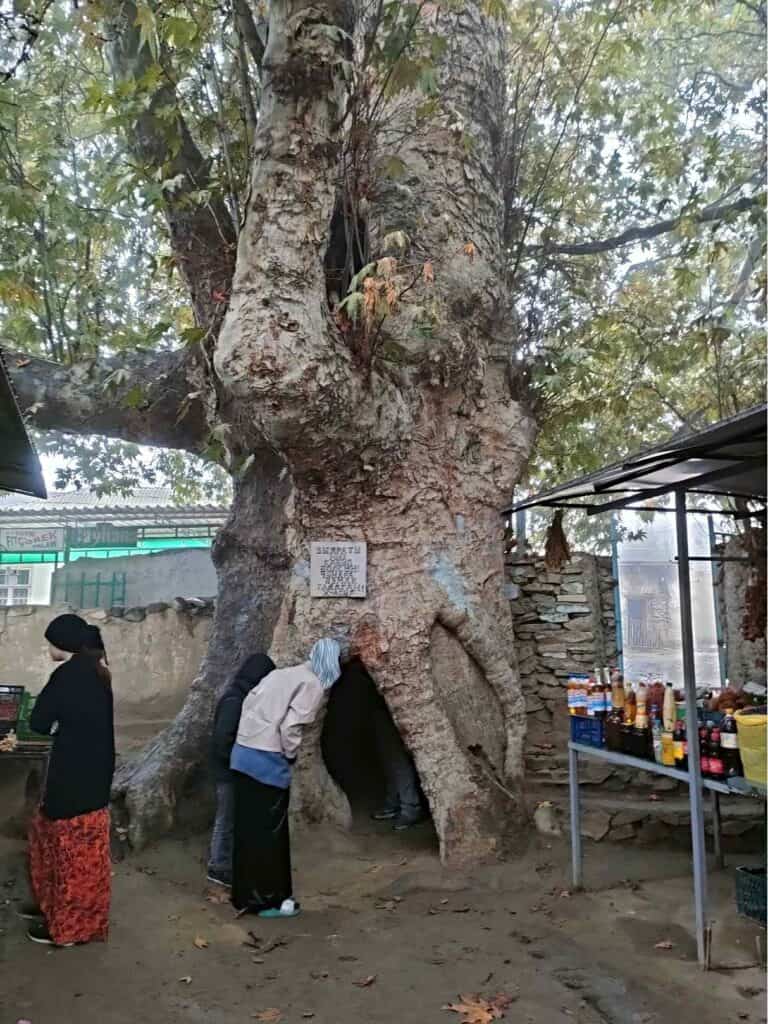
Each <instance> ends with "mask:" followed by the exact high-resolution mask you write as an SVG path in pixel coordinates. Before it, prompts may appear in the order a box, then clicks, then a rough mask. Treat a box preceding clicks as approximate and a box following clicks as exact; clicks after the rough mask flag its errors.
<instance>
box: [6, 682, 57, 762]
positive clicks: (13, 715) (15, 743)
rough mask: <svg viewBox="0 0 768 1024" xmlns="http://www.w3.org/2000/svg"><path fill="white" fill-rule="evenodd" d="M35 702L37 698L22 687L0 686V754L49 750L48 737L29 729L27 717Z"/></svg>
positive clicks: (7, 684) (49, 740)
mask: <svg viewBox="0 0 768 1024" xmlns="http://www.w3.org/2000/svg"><path fill="white" fill-rule="evenodd" d="M36 700H37V697H36V696H34V695H33V694H31V693H28V692H27V691H26V690H25V688H24V687H23V686H16V685H11V684H10V683H2V684H0V754H13V753H15V752H16V751H17V750H21V751H24V752H27V753H31V752H35V751H43V752H45V751H46V750H48V749H49V748H50V746H51V738H50V736H40V735H38V734H37V733H36V732H32V730H31V729H30V727H29V716H30V715H31V714H32V708H33V707H34V706H35V701H36Z"/></svg>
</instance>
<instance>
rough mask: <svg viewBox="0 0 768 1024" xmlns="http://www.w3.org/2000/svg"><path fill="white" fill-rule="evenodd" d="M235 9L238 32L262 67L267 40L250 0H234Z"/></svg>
mask: <svg viewBox="0 0 768 1024" xmlns="http://www.w3.org/2000/svg"><path fill="white" fill-rule="evenodd" d="M233 10H234V12H235V23H236V26H237V31H238V34H239V35H240V38H241V39H242V40H243V42H244V43H245V45H246V46H247V47H248V51H249V53H250V55H251V57H253V60H254V62H255V63H256V64H257V65H259V67H261V62H262V60H263V59H264V50H265V41H264V39H263V38H262V34H261V33H260V32H259V29H258V27H257V25H256V21H255V20H254V17H253V12H252V10H251V7H250V4H249V3H248V0H234V4H233ZM264 36H266V31H264Z"/></svg>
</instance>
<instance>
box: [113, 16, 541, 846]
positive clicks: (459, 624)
mask: <svg viewBox="0 0 768 1024" xmlns="http://www.w3.org/2000/svg"><path fill="white" fill-rule="evenodd" d="M126 9H127V8H126V7H124V8H123V10H126ZM421 16H422V17H424V18H434V17H438V16H439V17H440V19H441V22H440V31H441V33H442V34H443V35H444V36H445V38H446V40H447V44H448V45H447V52H446V54H445V57H444V67H443V70H442V72H441V78H442V81H441V99H440V103H439V104H438V105H436V110H435V112H434V113H433V115H432V117H431V118H430V119H428V120H425V119H424V113H423V110H420V109H419V108H420V107H422V106H423V105H422V104H421V102H420V100H419V98H418V97H417V96H416V95H412V94H410V93H400V94H399V95H398V96H396V97H394V98H390V97H388V96H387V95H385V94H382V96H381V103H382V104H384V105H385V106H386V107H387V115H388V118H389V120H390V121H391V120H393V119H395V120H396V121H397V123H398V131H397V132H396V133H394V134H392V133H388V132H386V131H383V132H381V134H380V136H379V137H378V138H376V139H374V140H372V146H371V151H370V155H369V166H368V171H369V172H370V173H369V178H368V181H367V183H366V188H365V192H366V195H365V201H366V204H367V212H366V220H367V228H368V234H369V244H370V247H371V251H372V258H373V259H374V260H375V259H376V257H377V256H384V255H385V252H384V244H385V243H384V239H385V237H386V236H387V235H388V234H391V233H392V232H398V231H399V232H404V233H405V234H407V237H408V241H407V247H406V248H407V250H408V252H407V254H406V255H404V256H403V257H402V259H401V260H400V263H399V265H397V266H395V265H394V264H393V263H391V262H390V263H388V264H386V265H385V266H384V267H383V268H382V270H381V273H382V274H388V273H389V274H391V276H392V281H391V282H390V283H391V288H392V291H393V292H394V293H398V292H399V293H402V294H401V296H400V297H399V298H398V297H397V295H396V294H395V296H394V297H393V300H392V301H391V302H390V303H389V308H388V312H387V315H386V316H381V317H377V318H376V321H375V322H369V323H368V324H367V327H366V328H365V329H363V327H361V326H358V327H356V328H353V329H350V327H349V325H347V329H345V330H342V329H341V325H340V318H339V315H338V313H337V311H334V310H331V309H329V307H328V300H327V294H326V280H325V268H324V262H325V254H326V249H327V247H328V239H329V230H330V224H331V219H332V216H333V213H334V210H336V209H337V208H338V205H339V204H338V200H339V189H340V187H341V177H340V173H339V167H340V163H341V160H342V156H343V152H344V147H345V145H347V144H348V139H347V137H346V129H347V127H348V125H347V110H346V106H345V87H346V86H345V68H346V67H347V65H348V60H349V56H350V54H349V39H350V37H351V36H353V35H354V32H355V25H354V9H353V8H352V7H351V5H349V4H348V3H346V2H342V0H313V2H309V0H272V2H271V3H270V5H269V27H268V34H267V45H266V49H265V52H264V55H263V60H262V92H261V109H260V115H259V124H258V131H257V134H256V138H255V142H254V157H253V172H252V179H251V189H250V195H249V199H248V205H247V211H246V214H245V221H244V224H243V225H242V227H241V232H240V236H239V241H238V250H237V261H236V266H235V272H234V277H233V278H232V286H231V294H230V295H229V302H228V307H227V312H226V316H225V318H224V321H223V323H222V324H221V329H220V331H218V337H217V339H216V341H215V348H214V353H213V355H214V361H213V362H214V367H215V379H214V378H208V381H207V384H208V387H209V389H211V390H212V391H215V394H216V401H215V402H208V403H206V411H207V414H208V417H209V421H210V422H213V420H214V419H215V420H216V422H219V423H226V424H227V425H228V426H229V430H228V432H227V436H228V439H229V442H228V443H230V442H231V444H232V446H233V447H234V448H235V449H236V453H237V455H239V456H241V457H244V458H245V457H248V456H249V455H253V456H254V458H253V460H252V462H251V468H250V469H249V471H248V472H247V473H246V474H245V476H244V477H243V478H242V479H241V480H239V481H238V484H237V488H236V493H235V499H234V503H233V506H232V511H231V515H230V519H229V522H228V524H227V526H226V527H225V528H224V530H223V531H222V533H221V535H220V536H219V538H218V539H217V541H216V545H215V548H214V560H215V562H216V565H217V570H218V573H219V600H218V604H217V609H216V619H215V625H214V635H213V638H212V641H211V645H210V649H209V652H208V656H207V658H206V660H205V662H204V664H203V666H202V668H201V674H200V677H199V678H198V679H197V680H196V681H195V682H194V684H193V686H192V688H191V691H190V696H189V699H188V701H187V704H186V706H185V708H184V709H183V710H182V712H181V713H180V715H179V717H178V718H177V719H176V721H175V722H174V723H173V724H172V725H171V726H170V727H169V729H167V730H166V731H165V732H164V733H163V734H162V735H161V736H160V737H158V738H157V740H156V741H155V742H154V743H153V744H151V745H150V747H149V748H148V749H147V750H146V751H145V753H144V754H143V756H142V757H141V758H140V759H139V760H138V761H137V762H136V763H135V764H133V765H130V766H127V767H126V768H125V769H124V770H123V771H121V773H120V775H119V777H118V779H117V780H116V794H117V796H118V797H119V800H120V801H121V803H122V806H123V808H124V810H125V812H126V815H127V825H128V828H129V834H130V837H131V839H132V841H133V843H134V844H136V845H141V844H143V843H144V842H146V841H147V840H148V839H149V838H150V837H151V836H153V835H156V834H158V833H159V832H162V831H163V830H164V829H166V828H167V827H169V825H170V824H171V823H172V821H173V817H174V808H175V803H176V800H177V799H178V795H179V793H180V792H181V790H182V788H183V785H184V783H185V781H186V779H187V777H188V775H189V772H190V771H191V769H192V768H193V767H194V766H195V764H197V763H199V762H200V759H201V757H203V756H204V755H205V750H206V743H205V742H204V740H205V734H206V731H207V728H208V723H209V720H210V714H211V710H212V707H213V698H214V695H215V692H216V690H217V689H218V688H220V687H221V686H222V685H224V684H225V683H226V682H227V680H228V677H229V676H230V674H231V672H232V671H233V670H234V668H235V667H236V664H237V662H238V660H239V659H240V658H241V657H242V656H243V655H245V654H246V653H250V652H252V651H253V650H256V649H260V648H261V649H267V648H269V649H270V650H271V653H272V655H273V657H274V658H275V660H276V661H277V662H278V663H281V664H286V663H288V662H291V661H296V660H299V659H303V658H304V657H306V654H307V651H308V648H309V646H310V644H311V643H312V642H313V641H314V640H316V639H317V638H318V637H319V636H322V635H333V636H337V637H339V638H340V639H343V640H345V641H347V642H349V643H350V644H351V645H353V646H354V647H355V648H356V649H357V651H358V652H359V653H360V654H361V656H362V657H363V660H364V661H365V662H366V664H367V665H368V667H369V669H370V670H371V672H372V674H373V676H374V678H375V679H376V682H377V684H378V686H379V688H380V690H381V692H382V693H383V694H384V696H385V698H386V701H387V703H388V705H389V707H390V709H391V711H392V714H393V717H394V719H395V722H396V723H397V725H398V727H399V728H400V730H401V733H402V735H403V736H404V738H405V741H406V743H407V745H408V746H409V748H410V749H411V751H412V753H413V755H414V757H415V761H416V765H417V768H418V770H419V773H420V776H421V779H422V783H423V786H424V790H425V793H426V795H427V798H428V800H429V803H430V806H431V809H432V812H433V816H434V819H435V824H436V827H437V832H438V835H439V839H440V845H441V851H442V854H443V857H444V859H445V860H446V861H447V862H451V863H466V862H471V861H476V860H477V859H478V858H485V857H488V856H495V855H499V854H500V853H502V852H504V851H505V850H507V849H509V848H510V847H511V846H512V845H514V843H513V840H514V839H515V838H517V839H519V838H520V837H521V836H522V835H523V834H524V829H523V828H521V825H522V823H523V822H524V820H525V817H526V812H525V805H524V799H523V793H522V774H523V768H522V744H523V738H524V733H525V716H524V707H523V698H522V694H521V690H520V683H519V679H518V676H517V672H516V667H515V658H514V651H513V648H512V634H511V619H510V613H509V608H508V604H507V602H506V600H505V598H504V595H503V562H502V558H503V549H502V529H501V520H500V516H499V509H500V508H501V506H502V503H503V501H504V500H505V499H506V498H507V497H508V494H509V492H510V490H511V488H512V487H513V485H514V483H515V481H516V480H517V478H518V476H519V474H520V472H521V470H522V467H523V465H524V463H525V460H526V459H527V457H528V454H529V452H530V450H531V446H532V444H533V440H534V435H535V423H534V420H533V417H532V415H531V414H530V412H529V411H528V410H527V409H526V408H525V407H523V406H522V405H521V404H520V403H519V402H518V401H516V400H515V399H514V398H513V391H514V388H513V384H514V380H513V374H512V372H511V367H512V365H513V360H512V353H513V351H514V323H513V322H512V321H511V320H510V319H509V317H508V312H507V308H506V300H505V296H504V294H503V291H502V281H503V265H504V250H503V242H502V220H503V213H502V196H501V191H500V188H501V186H500V182H501V175H500V174H499V173H498V169H499V164H500V139H501V134H502V129H501V124H500V118H501V117H502V115H503V110H504V109H505V104H504V102H503V99H504V54H503V32H502V28H501V26H500V24H498V23H497V22H496V21H494V19H493V18H492V17H491V16H490V15H489V14H488V12H487V10H486V7H485V5H483V4H480V3H474V2H473V3H468V4H465V5H461V8H460V9H454V10H452V11H445V10H439V11H438V10H437V9H433V7H432V5H424V6H423V9H422V15H421ZM128 20H130V18H128ZM122 25H123V30H125V29H126V25H127V22H126V19H125V17H124V18H123V21H122ZM118 49H119V47H118ZM121 66H122V68H123V72H122V73H127V70H126V69H127V68H129V66H130V59H127V58H126V59H125V60H124V61H123V64H122V65H121ZM380 84H381V83H379V86H380ZM377 87H378V86H377ZM147 130H149V129H147ZM467 138H470V139H471V140H472V143H471V145H469V146H468V145H467V144H466V139H467ZM183 151H185V147H182V152H183ZM393 156H397V157H398V159H400V160H402V162H403V164H404V165H405V167H406V168H407V172H406V176H405V178H404V180H402V181H399V182H396V183H393V182H391V181H390V182H388V181H386V180H384V179H382V178H381V177H380V176H377V175H376V173H375V168H376V167H377V166H381V165H382V164H385V163H386V162H387V160H388V159H389V158H391V157H393ZM348 186H349V183H347V186H346V187H348ZM354 198H355V200H357V199H358V198H359V196H356V197H354ZM169 222H170V221H169ZM171 227H172V234H173V224H172V223H171ZM200 237H201V238H202V237H203V236H200ZM205 237H206V238H208V236H207V235H206V236H205ZM177 244H178V239H177ZM210 244H211V245H213V244H215V239H214V238H213V237H211V239H210ZM221 246H222V251H225V250H226V242H225V240H223V239H222V240H221ZM199 258H200V260H201V265H200V268H199V270H200V277H199V281H201V282H202V284H201V285H195V286H192V285H191V288H192V294H193V298H194V300H195V308H196V309H197V311H198V318H199V319H200V320H201V321H202V322H203V323H205V324H206V325H211V330H210V332H209V337H210V340H211V341H213V339H214V338H216V332H217V328H218V320H217V318H216V316H215V314H212V313H211V310H210V308H204V306H201V305H200V301H199V300H200V296H201V295H202V294H203V292H204V291H205V289H206V288H207V287H208V286H209V282H210V273H209V269H210V267H211V266H212V261H214V262H215V258H216V254H212V253H210V252H206V253H205V254H199ZM195 267H196V264H195V259H189V260H188V261H187V264H186V270H185V272H186V273H187V275H188V276H189V277H190V280H191V279H192V278H193V277H194V278H195V279H196V280H198V278H197V276H196V269H195ZM195 288H197V291H196V290H195ZM201 289H202V290H201ZM424 309H427V310H428V311H429V329H428V330H427V329H426V328H425V327H424V325H423V323H422V322H421V321H422V319H423V317H422V314H421V312H420V311H423V310H424ZM100 422H101V425H100V427H99V429H106V424H105V423H104V421H100ZM132 429H137V426H136V424H134V425H133V428H132ZM142 439H144V438H143V437H142ZM319 539H362V540H365V541H366V542H367V544H368V558H369V564H368V574H369V575H368V580H369V594H368V597H367V599H365V600H364V601H353V600H316V599H312V598H311V597H310V595H309V579H308V575H309V571H308V570H309V544H310V542H311V541H312V540H319ZM319 749H320V748H319V727H318V728H316V729H315V730H314V731H313V733H312V734H311V736H310V737H308V742H307V744H306V748H305V750H304V751H303V752H302V756H301V758H300V762H299V767H298V770H297V779H296V783H297V785H296V795H295V812H296V813H297V814H300V815H303V816H304V817H306V818H308V819H310V820H323V819H325V820H328V819H330V820H332V821H335V822H337V823H338V822H341V823H344V822H345V821H346V820H347V817H348V808H346V807H345V801H344V799H343V798H342V796H341V794H340V793H339V792H338V791H337V790H336V788H335V786H334V785H333V783H332V782H331V781H330V778H329V777H328V774H327V772H326V771H325V768H324V766H323V763H322V759H321V757H320V752H319Z"/></svg>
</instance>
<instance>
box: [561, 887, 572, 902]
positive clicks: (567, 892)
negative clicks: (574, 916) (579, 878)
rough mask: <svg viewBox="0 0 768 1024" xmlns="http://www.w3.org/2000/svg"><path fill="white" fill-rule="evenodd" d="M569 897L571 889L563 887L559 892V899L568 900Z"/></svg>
mask: <svg viewBox="0 0 768 1024" xmlns="http://www.w3.org/2000/svg"><path fill="white" fill-rule="evenodd" d="M570 898H571V891H570V889H563V890H562V891H561V892H560V899H561V900H569V899H570Z"/></svg>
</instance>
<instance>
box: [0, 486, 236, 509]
mask: <svg viewBox="0 0 768 1024" xmlns="http://www.w3.org/2000/svg"><path fill="white" fill-rule="evenodd" d="M150 508H158V509H168V510H169V511H182V510H190V509H194V510H196V511H197V510H202V509H205V510H215V511H217V512H226V511H227V509H226V507H224V506H220V505H178V504H176V503H175V502H174V501H173V496H172V492H171V489H170V487H137V488H136V490H135V491H133V492H132V493H131V494H129V495H125V496H124V495H122V494H96V493H95V492H94V491H89V490H80V491H51V493H50V495H49V496H48V500H47V501H41V500H40V499H39V498H32V497H29V496H28V495H22V494H3V495H0V514H4V513H6V512H17V511H18V512H38V511H39V512H47V511H51V512H53V513H54V514H55V513H56V512H63V511H66V512H75V511H78V510H81V509H82V510H83V511H91V510H93V509H99V510H102V509H103V510H104V511H105V512H107V511H108V512H122V511H128V510H134V509H141V510H145V509H150Z"/></svg>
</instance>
